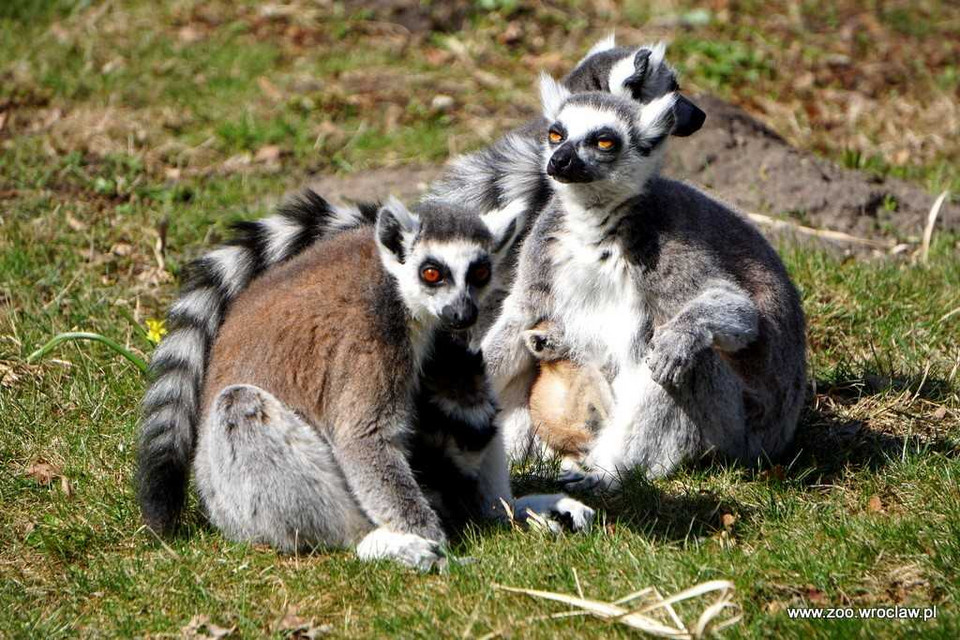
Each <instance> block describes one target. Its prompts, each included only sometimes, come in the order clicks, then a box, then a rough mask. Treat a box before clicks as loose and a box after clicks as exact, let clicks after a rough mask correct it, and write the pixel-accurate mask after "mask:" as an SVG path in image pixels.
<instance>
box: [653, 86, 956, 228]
mask: <svg viewBox="0 0 960 640" xmlns="http://www.w3.org/2000/svg"><path fill="white" fill-rule="evenodd" d="M696 100H697V103H698V104H699V105H700V106H701V107H702V108H703V110H704V111H706V113H707V121H706V123H705V124H704V126H703V129H701V130H700V131H699V132H698V133H697V134H696V135H694V136H693V137H691V138H687V139H685V140H679V141H676V142H675V143H674V144H673V146H672V149H671V152H670V156H669V158H668V160H667V166H666V168H665V173H666V174H667V175H670V176H673V177H677V178H682V179H684V180H689V181H690V182H693V183H696V184H699V185H703V186H704V187H706V188H707V189H709V190H710V191H712V192H714V193H716V194H717V195H718V196H719V197H721V198H722V199H724V200H726V201H727V202H730V203H731V204H734V205H736V206H737V207H739V208H740V209H742V210H744V211H748V212H754V213H763V214H770V215H776V214H784V213H786V214H789V215H791V216H792V217H794V218H795V219H796V221H797V222H799V223H801V224H804V225H808V226H812V227H819V228H827V229H835V230H838V231H845V232H847V233H850V234H854V235H859V236H867V237H873V236H877V235H888V234H889V233H890V232H891V231H893V232H894V233H895V234H896V235H897V236H900V237H904V236H916V235H918V234H920V233H921V232H922V230H923V226H924V224H925V222H926V217H927V214H928V213H929V211H930V207H931V205H932V204H933V201H934V199H935V198H936V196H934V195H931V194H929V193H927V192H926V191H924V190H923V189H921V188H919V187H917V186H916V185H914V184H911V183H909V182H905V181H903V180H897V179H892V178H885V179H884V178H879V177H877V176H874V175H872V174H869V173H866V172H863V171H853V170H850V169H844V168H841V167H838V166H837V165H835V164H833V163H831V162H829V161H826V160H823V159H820V158H817V157H816V156H814V155H813V154H811V153H807V152H805V151H800V150H799V149H795V148H793V147H791V146H790V145H789V144H787V142H786V141H785V140H784V139H783V138H781V137H780V136H779V135H777V134H776V133H775V132H773V131H771V130H770V129H769V128H767V127H766V126H765V125H763V124H762V123H761V122H759V121H758V120H756V119H754V118H753V117H752V116H750V115H749V114H748V113H747V112H746V111H744V110H743V109H741V108H739V107H736V106H734V105H732V104H729V103H727V102H724V101H723V100H719V99H718V98H715V97H713V96H698V97H697V98H696ZM938 224H939V225H940V226H941V228H946V229H951V230H957V229H960V207H957V206H956V205H948V204H945V205H944V206H943V209H942V210H941V212H940V218H939V222H938Z"/></svg>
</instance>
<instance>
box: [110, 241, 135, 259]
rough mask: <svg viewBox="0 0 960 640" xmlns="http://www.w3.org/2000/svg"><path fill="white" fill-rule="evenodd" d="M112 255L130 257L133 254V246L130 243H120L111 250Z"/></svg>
mask: <svg viewBox="0 0 960 640" xmlns="http://www.w3.org/2000/svg"><path fill="white" fill-rule="evenodd" d="M110 253H112V254H113V255H115V256H121V257H125V256H129V255H130V254H131V253H133V245H132V244H130V243H129V242H118V243H117V244H115V245H113V247H111V248H110Z"/></svg>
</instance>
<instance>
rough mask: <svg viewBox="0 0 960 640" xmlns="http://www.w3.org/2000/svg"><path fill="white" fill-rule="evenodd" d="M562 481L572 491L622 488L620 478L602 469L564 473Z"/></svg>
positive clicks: (595, 491) (605, 490)
mask: <svg viewBox="0 0 960 640" xmlns="http://www.w3.org/2000/svg"><path fill="white" fill-rule="evenodd" d="M560 481H561V482H563V488H564V489H566V490H567V491H569V492H570V493H612V492H615V491H617V490H618V489H620V478H619V477H617V475H616V474H613V473H610V472H609V471H604V470H602V469H596V470H593V471H586V472H581V473H576V472H570V473H567V474H562V475H561V476H560Z"/></svg>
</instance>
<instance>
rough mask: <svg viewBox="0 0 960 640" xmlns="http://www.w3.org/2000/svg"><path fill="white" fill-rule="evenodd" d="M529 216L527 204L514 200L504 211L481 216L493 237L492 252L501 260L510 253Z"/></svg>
mask: <svg viewBox="0 0 960 640" xmlns="http://www.w3.org/2000/svg"><path fill="white" fill-rule="evenodd" d="M526 214H527V203H526V202H525V201H523V200H514V201H513V202H511V203H510V204H508V205H507V206H505V207H503V208H502V209H494V210H493V211H488V212H487V213H484V214H483V215H481V216H480V219H481V220H482V221H483V223H484V224H485V225H487V229H489V230H490V235H491V236H493V247H492V249H491V252H492V253H493V255H494V256H495V257H497V258H500V257H502V256H504V255H506V254H507V253H509V252H510V249H511V248H512V247H513V241H514V240H515V239H516V237H517V235H518V233H519V231H520V228H521V227H522V226H523V222H524V219H525V217H526Z"/></svg>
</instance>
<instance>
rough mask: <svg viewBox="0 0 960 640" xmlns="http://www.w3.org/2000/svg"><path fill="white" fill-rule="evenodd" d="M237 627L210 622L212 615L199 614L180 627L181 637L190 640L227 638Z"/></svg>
mask: <svg viewBox="0 0 960 640" xmlns="http://www.w3.org/2000/svg"><path fill="white" fill-rule="evenodd" d="M235 629H236V627H230V628H229V629H225V628H223V627H219V626H217V625H215V624H213V623H212V622H210V616H205V615H202V614H198V615H195V616H193V618H191V619H190V622H189V623H188V624H187V625H186V626H185V627H182V628H181V629H180V635H181V637H183V638H185V639H188V640H215V639H217V638H226V637H227V636H229V635H230V634H232V633H233V632H234V630H235Z"/></svg>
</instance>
